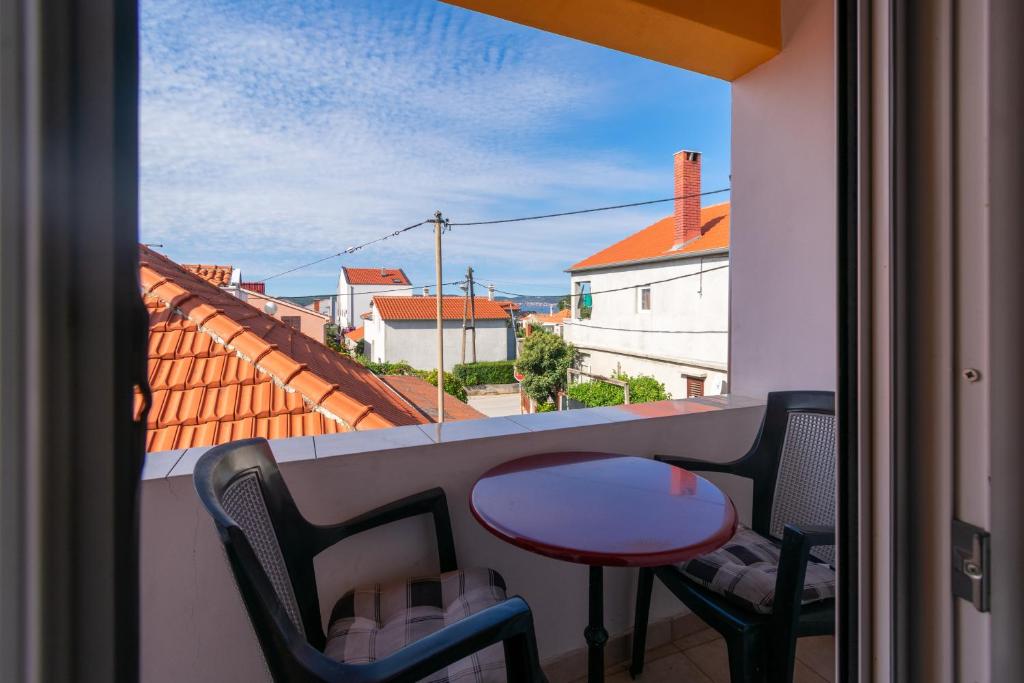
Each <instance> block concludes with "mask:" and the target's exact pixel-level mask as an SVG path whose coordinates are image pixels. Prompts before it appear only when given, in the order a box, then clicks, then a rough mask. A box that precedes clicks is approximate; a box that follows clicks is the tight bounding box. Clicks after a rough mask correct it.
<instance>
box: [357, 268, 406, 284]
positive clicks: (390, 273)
mask: <svg viewBox="0 0 1024 683" xmlns="http://www.w3.org/2000/svg"><path fill="white" fill-rule="evenodd" d="M341 270H342V272H344V273H345V281H346V282H347V283H349V284H350V285H408V284H411V283H410V282H409V278H408V277H406V276H405V271H403V270H402V269H401V268H342V269H341Z"/></svg>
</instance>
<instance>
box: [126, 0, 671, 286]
mask: <svg viewBox="0 0 1024 683" xmlns="http://www.w3.org/2000/svg"><path fill="white" fill-rule="evenodd" d="M379 8H380V4H379V3H368V2H362V3H355V2H346V3H341V4H340V5H338V6H337V7H336V8H335V7H332V6H331V5H329V4H318V3H305V4H303V5H299V6H297V7H296V6H293V5H291V4H289V3H267V6H266V7H264V8H262V9H261V11H260V12H258V13H254V11H252V10H251V8H247V7H246V6H245V4H243V5H242V6H239V7H220V8H216V9H211V8H210V7H209V6H208V5H201V4H200V3H198V2H195V3H180V2H175V1H174V0H159V1H157V0H144V1H143V3H142V20H143V21H142V70H141V80H142V101H141V137H142V140H141V164H142V168H141V178H142V196H141V200H142V201H141V205H142V215H141V223H142V235H143V240H144V241H147V242H161V243H164V244H166V249H165V251H166V252H167V253H168V254H169V255H170V256H172V257H173V258H177V259H179V260H185V261H203V262H209V261H219V262H225V261H228V262H232V263H235V264H236V265H240V266H242V267H243V272H244V273H245V274H246V276H247V277H257V276H265V275H267V274H269V273H272V272H277V271H280V270H284V269H285V268H288V267H289V266H291V265H293V264H295V263H300V262H302V261H303V260H306V259H308V260H312V259H315V258H317V257H319V256H322V255H325V254H328V253H331V252H332V251H338V250H341V249H344V248H345V247H347V246H350V245H351V244H354V243H357V242H360V241H363V240H365V239H367V238H369V237H375V236H377V235H379V234H382V233H384V232H387V231H389V230H391V229H394V228H396V227H400V226H402V225H407V224H409V223H410V222H414V221H416V220H420V219H424V218H427V217H428V216H429V215H430V214H431V213H432V211H433V210H434V209H435V208H441V209H443V210H444V211H445V212H446V214H448V215H450V216H451V218H452V220H460V219H461V220H467V219H476V218H492V217H495V216H496V215H507V214H508V213H509V212H514V213H516V214H522V213H527V214H529V213H546V212H548V211H557V210H562V209H575V208H582V207H581V206H580V202H585V203H586V204H587V205H591V204H593V203H595V202H596V203H605V202H609V201H611V202H615V201H618V200H620V199H621V198H622V197H624V196H634V195H636V194H637V193H639V194H641V195H643V197H644V198H646V197H648V196H650V195H651V193H652V192H653V193H655V194H662V193H664V192H666V191H668V190H669V189H670V183H671V179H670V178H666V177H664V175H655V174H653V173H652V172H650V171H649V170H647V169H645V168H642V167H639V166H638V165H637V164H636V162H635V161H634V160H632V159H630V158H625V157H623V156H621V155H610V154H603V153H601V152H600V151H599V150H594V151H590V152H579V151H566V148H565V147H564V146H559V145H557V144H546V143H545V140H550V139H551V137H552V136H556V137H557V135H558V134H559V131H560V130H564V129H565V127H566V126H568V125H571V122H572V120H573V119H574V118H575V117H581V118H585V117H587V116H590V115H591V114H590V113H588V112H591V111H593V110H594V109H595V108H600V107H602V106H605V105H606V104H607V103H606V99H607V93H606V92H605V91H604V89H603V88H602V86H601V85H600V84H599V81H598V79H596V78H594V76H593V74H591V73H590V72H589V71H588V70H587V68H586V65H584V64H579V63H575V62H574V61H573V59H574V58H573V54H574V53H573V52H572V50H570V49H569V48H568V47H560V44H559V43H558V42H556V41H552V40H551V39H550V38H549V37H547V36H546V35H545V34H540V33H537V32H530V31H528V30H525V29H512V28H509V27H508V26H507V25H504V24H501V23H499V22H496V21H494V20H490V19H487V18H484V17H481V16H479V15H474V14H472V13H469V12H465V11H462V10H456V9H453V8H450V7H448V6H445V5H440V4H436V3H433V2H405V3H401V4H399V5H395V6H393V8H392V11H378V10H379ZM668 210H669V209H667V208H664V207H663V208H651V209H648V210H636V211H632V212H615V213H614V214H609V215H601V214H594V215H592V216H590V217H588V218H587V221H586V229H585V230H583V231H582V235H584V236H585V238H583V239H581V238H580V233H577V234H576V236H575V237H572V236H570V235H569V231H570V230H571V227H572V226H573V225H574V223H573V222H572V221H573V219H563V220H564V221H565V222H559V223H557V224H552V223H550V222H543V223H532V224H526V223H524V224H513V226H512V227H502V228H501V229H486V230H485V229H472V230H470V229H459V230H456V231H454V232H453V233H451V235H450V236H449V237H448V238H446V242H447V245H448V246H447V248H446V251H447V255H448V257H449V258H451V259H452V260H453V261H454V262H457V263H466V262H472V263H473V264H474V265H475V266H476V267H477V269H478V270H480V271H481V272H484V271H486V272H489V273H493V275H492V276H493V277H498V274H501V275H502V276H506V277H511V276H510V275H509V273H516V275H517V276H519V277H521V276H522V274H523V273H536V277H537V278H538V280H543V281H544V282H545V283H552V285H554V284H555V283H558V284H559V285H560V286H564V280H565V278H564V276H562V274H561V270H562V268H564V267H565V266H566V265H568V264H569V263H571V262H573V261H574V260H577V259H578V258H580V257H582V256H583V255H586V254H587V253H590V252H591V251H594V250H596V249H597V248H600V247H601V246H605V245H606V244H607V243H608V242H609V240H610V239H618V238H619V237H621V236H622V234H624V231H630V230H635V229H637V228H639V227H642V226H643V225H646V224H647V223H649V222H651V221H652V220H653V219H655V218H657V217H659V216H661V215H664V214H665V213H667V212H668ZM575 225H580V222H579V221H576V223H575ZM418 232H419V234H416V233H408V234H407V235H406V236H403V237H402V238H400V239H396V240H391V241H388V242H385V243H383V245H382V246H379V247H375V248H373V249H368V250H367V252H366V253H365V255H364V256H365V258H366V259H368V260H374V259H376V260H379V261H385V260H386V261H388V262H389V263H396V264H398V263H400V264H403V265H406V266H407V268H408V269H409V270H412V271H414V272H415V271H417V270H422V272H424V273H427V272H429V268H428V265H429V263H430V261H431V258H432V257H431V254H432V252H431V250H430V249H431V247H430V238H429V230H421V231H418ZM570 247H571V248H572V249H570ZM573 249H575V251H573ZM419 264H422V266H421V265H419ZM338 265H339V262H337V261H335V262H329V263H328V264H325V265H323V266H318V267H315V268H310V269H309V270H308V271H304V272H303V277H304V278H305V279H304V280H303V282H304V283H306V284H305V286H307V287H312V288H314V289H315V288H317V287H318V286H319V285H316V286H313V285H311V284H309V283H311V282H312V281H313V280H316V279H317V278H322V280H316V281H317V282H318V283H319V282H323V286H322V287H320V288H325V287H329V286H330V283H331V278H332V277H333V274H334V273H335V272H336V268H337V266H338ZM460 269H461V266H460ZM280 282H281V283H282V285H283V284H284V281H283V280H282V281H280Z"/></svg>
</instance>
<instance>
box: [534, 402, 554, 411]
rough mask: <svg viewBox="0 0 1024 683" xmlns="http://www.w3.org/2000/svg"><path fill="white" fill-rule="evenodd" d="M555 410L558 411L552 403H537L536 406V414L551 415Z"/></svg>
mask: <svg viewBox="0 0 1024 683" xmlns="http://www.w3.org/2000/svg"><path fill="white" fill-rule="evenodd" d="M556 410H558V406H556V405H555V404H554V403H538V404H537V412H538V413H552V412H554V411H556Z"/></svg>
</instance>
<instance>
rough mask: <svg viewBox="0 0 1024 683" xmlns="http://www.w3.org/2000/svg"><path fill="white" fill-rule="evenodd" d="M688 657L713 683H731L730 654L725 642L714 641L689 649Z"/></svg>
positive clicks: (687, 651)
mask: <svg viewBox="0 0 1024 683" xmlns="http://www.w3.org/2000/svg"><path fill="white" fill-rule="evenodd" d="M686 656H687V657H689V658H690V660H691V661H692V662H693V663H694V664H696V665H697V667H698V668H699V669H700V670H701V671H702V672H704V674H705V675H706V676H707V677H708V678H710V679H711V681H712V683H729V653H728V652H727V651H726V649H725V641H724V640H721V639H717V640H712V641H710V642H706V643H704V644H702V645H697V646H695V647H691V648H687V650H686Z"/></svg>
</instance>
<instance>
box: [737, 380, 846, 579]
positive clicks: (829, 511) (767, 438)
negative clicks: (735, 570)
mask: <svg viewBox="0 0 1024 683" xmlns="http://www.w3.org/2000/svg"><path fill="white" fill-rule="evenodd" d="M835 428H836V421H835V395H834V394H833V393H832V392H830V391H780V392H773V393H770V394H768V405H767V408H766V410H765V417H764V421H763V422H762V424H761V431H760V433H759V434H758V438H757V442H756V444H755V446H754V449H753V452H752V454H751V455H752V456H753V457H751V458H749V460H748V462H749V463H750V466H751V467H753V468H754V469H755V470H756V471H755V472H751V474H753V476H754V480H755V484H754V519H753V526H754V530H755V531H758V532H759V533H762V534H767V535H769V536H772V537H774V538H782V533H783V529H784V528H785V525H786V524H806V525H825V526H834V525H835V521H836V517H835V515H836V495H835V485H836V440H835ZM813 555H814V556H815V557H818V558H819V559H822V560H825V561H827V562H833V561H834V557H835V549H834V548H833V547H832V546H827V547H816V548H814V550H813Z"/></svg>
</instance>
